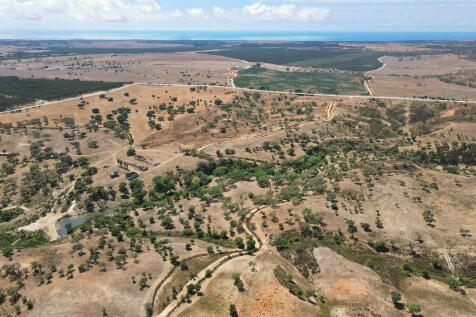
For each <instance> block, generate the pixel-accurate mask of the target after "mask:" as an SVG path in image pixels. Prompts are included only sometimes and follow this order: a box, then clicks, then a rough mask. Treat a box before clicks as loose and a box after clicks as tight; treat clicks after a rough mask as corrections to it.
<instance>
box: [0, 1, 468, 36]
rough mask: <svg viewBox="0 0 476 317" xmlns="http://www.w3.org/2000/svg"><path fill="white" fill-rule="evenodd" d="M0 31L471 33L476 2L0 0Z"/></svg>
mask: <svg viewBox="0 0 476 317" xmlns="http://www.w3.org/2000/svg"><path fill="white" fill-rule="evenodd" d="M0 29H4V30H6V29H37V30H38V29H62V30H68V29H69V30H74V29H83V30H87V29H89V30H215V31H222V30H223V31H230V30H238V31H241V30H251V31H252V30H258V31H466V32H476V0H413V1H412V0H267V1H265V0H263V1H253V0H248V1H246V0H233V1H230V0H229V1H223V0H183V1H177V0H175V1H170V0H168V1H166V0H0Z"/></svg>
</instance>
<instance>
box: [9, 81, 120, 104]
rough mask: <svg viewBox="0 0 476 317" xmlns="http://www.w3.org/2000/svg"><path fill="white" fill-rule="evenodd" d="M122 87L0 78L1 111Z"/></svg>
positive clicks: (89, 83)
mask: <svg viewBox="0 0 476 317" xmlns="http://www.w3.org/2000/svg"><path fill="white" fill-rule="evenodd" d="M122 85H123V83H121V82H115V83H108V82H102V81H83V80H64V79H58V78H57V79H36V78H35V79H30V78H28V79H27V78H19V77H13V76H9V77H0V111H4V110H8V109H12V108H15V107H18V106H21V105H24V104H28V103H32V102H35V101H37V100H57V99H62V98H67V97H75V96H78V95H81V94H84V93H88V92H93V91H94V92H96V91H99V90H109V89H112V88H116V87H120V86H122Z"/></svg>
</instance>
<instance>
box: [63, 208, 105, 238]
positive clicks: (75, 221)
mask: <svg viewBox="0 0 476 317" xmlns="http://www.w3.org/2000/svg"><path fill="white" fill-rule="evenodd" d="M112 212H113V210H112V209H107V210H105V211H103V212H102V213H93V214H81V215H77V216H71V217H65V218H62V219H60V220H58V221H57V222H56V231H57V232H58V235H59V236H60V237H64V236H67V235H68V224H71V228H72V229H74V228H76V227H79V226H80V225H82V224H83V223H84V222H85V221H86V220H87V219H88V217H91V216H94V215H98V214H102V215H104V216H109V215H111V214H112Z"/></svg>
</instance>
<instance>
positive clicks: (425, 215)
mask: <svg viewBox="0 0 476 317" xmlns="http://www.w3.org/2000/svg"><path fill="white" fill-rule="evenodd" d="M423 219H425V221H426V224H427V225H429V226H431V227H432V226H433V222H435V217H434V214H433V212H432V211H431V210H429V209H427V210H425V211H424V212H423Z"/></svg>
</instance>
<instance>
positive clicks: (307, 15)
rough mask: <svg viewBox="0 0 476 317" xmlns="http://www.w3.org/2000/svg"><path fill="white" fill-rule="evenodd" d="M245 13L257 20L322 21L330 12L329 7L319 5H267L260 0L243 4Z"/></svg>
mask: <svg viewBox="0 0 476 317" xmlns="http://www.w3.org/2000/svg"><path fill="white" fill-rule="evenodd" d="M243 11H244V12H245V14H247V15H249V16H251V17H253V18H255V19H257V20H270V21H271V20H294V21H304V22H309V21H322V20H325V19H326V18H327V16H328V14H329V12H330V10H329V9H324V8H319V7H303V8H298V7H297V6H296V5H294V4H281V5H267V4H264V3H261V2H256V3H253V4H249V5H245V6H244V8H243Z"/></svg>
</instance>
